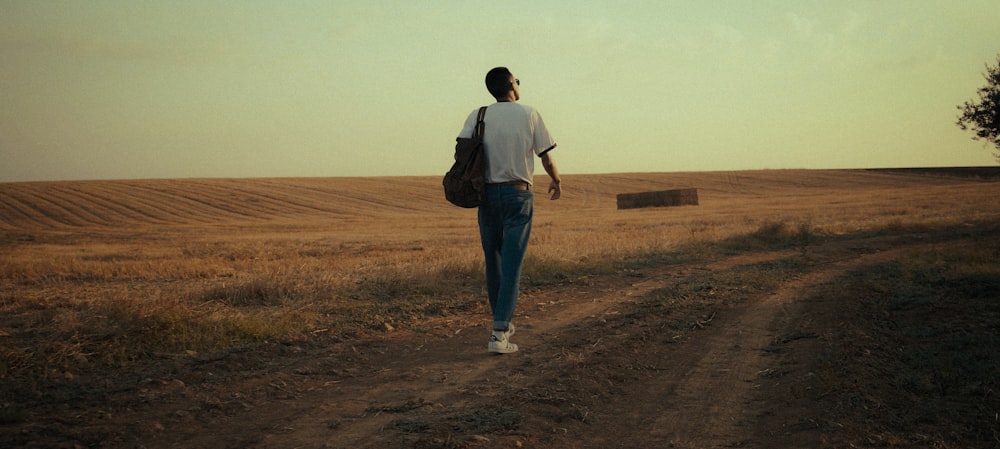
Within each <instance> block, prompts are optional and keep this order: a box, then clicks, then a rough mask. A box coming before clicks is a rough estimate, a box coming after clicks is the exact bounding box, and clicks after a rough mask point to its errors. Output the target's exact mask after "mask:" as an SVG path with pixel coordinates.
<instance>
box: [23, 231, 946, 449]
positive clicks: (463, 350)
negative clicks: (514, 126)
mask: <svg viewBox="0 0 1000 449" xmlns="http://www.w3.org/2000/svg"><path fill="white" fill-rule="evenodd" d="M941 238H945V237H941ZM938 244H941V241H940V239H938V238H934V239H927V238H909V237H898V236H897V237H882V238H877V237H872V238H860V237H859V238H857V239H851V240H843V239H841V240H838V239H830V240H828V241H825V242H820V243H815V244H812V245H809V246H808V247H795V248H791V249H786V250H762V251H759V252H753V251H749V252H741V253H739V254H737V255H720V256H717V257H714V258H712V259H711V260H702V261H698V262H678V263H664V264H660V265H655V266H652V265H651V266H648V267H645V268H639V269H633V270H628V271H624V272H621V273H618V274H616V275H609V276H594V277H589V278H580V279H568V280H566V281H565V282H563V283H560V284H558V285H548V286H541V287H533V288H529V289H527V290H526V291H525V292H524V293H523V295H522V298H521V304H520V306H519V314H518V316H517V317H516V323H517V324H518V328H517V333H516V335H515V337H514V340H515V341H516V342H517V343H518V344H519V345H520V347H521V351H520V352H518V353H516V354H510V355H503V356H498V355H491V354H488V353H487V352H486V350H485V349H486V338H485V337H486V335H487V331H486V329H485V324H486V323H487V321H488V316H487V315H486V313H485V310H482V311H480V313H466V314H453V315H449V316H445V317H441V318H438V319H437V320H436V321H433V322H427V323H422V325H420V326H415V327H414V328H413V329H386V331H385V332H384V333H382V334H380V335H376V336H372V337H370V338H365V339H359V340H350V341H347V340H344V341H331V338H324V337H323V336H322V335H318V336H316V338H310V339H304V340H302V341H293V340H289V341H283V342H275V343H272V344H268V345H263V346H260V345H258V346H254V347H248V348H244V349H241V350H232V351H227V352H225V353H218V354H194V353H192V354H187V355H183V356H178V357H177V358H176V359H174V360H173V361H172V362H168V363H161V364H156V365H153V366H150V367H148V368H146V369H144V370H141V371H142V372H140V373H138V374H134V373H121V374H120V375H114V374H111V375H107V380H106V383H107V384H112V383H113V384H115V385H120V387H119V388H107V389H108V391H112V392H113V393H111V394H110V395H109V396H108V397H104V398H100V400H95V401H94V403H92V404H74V405H73V408H72V409H67V408H62V409H53V410H52V413H51V416H48V417H45V418H42V419H37V420H34V421H32V422H30V423H28V424H26V425H24V426H22V427H21V428H20V429H18V432H19V434H18V435H13V434H12V433H8V434H7V437H6V439H7V441H9V442H27V444H25V445H24V446H25V447H72V448H77V447H113V448H135V447H141V448H467V447H489V448H519V447H529V448H661V447H662V448H728V447H751V448H815V447H850V445H851V444H852V443H850V442H851V441H857V440H858V438H860V437H859V435H858V434H857V433H856V432H855V430H852V429H855V428H852V427H851V426H845V425H844V424H843V423H841V422H838V421H837V419H838V416H837V415H836V414H835V413H831V410H828V409H827V407H828V403H826V402H824V401H823V398H824V396H825V393H824V391H822V389H823V385H824V382H825V380H824V378H823V375H824V374H823V372H820V371H818V370H817V369H816V367H817V366H820V365H822V363H820V365H817V363H818V362H817V357H821V356H822V354H823V353H824V348H826V347H830V346H836V345H838V344H839V343H838V341H837V340H836V339H837V338H840V336H838V332H839V331H838V329H840V328H842V327H843V326H844V323H845V320H850V319H851V315H850V312H849V311H848V310H847V309H849V308H845V305H844V304H838V303H837V302H836V301H834V300H831V299H829V298H830V296H831V295H830V293H831V292H833V291H836V289H837V288H839V286H838V279H843V278H844V276H850V275H851V273H857V272H859V271H863V270H864V269H866V267H869V266H874V265H877V264H882V263H886V262H887V261H891V260H893V258H895V257H898V256H899V254H901V253H903V252H906V251H914V250H919V249H920V248H923V247H929V246H933V245H938ZM747 267H754V270H756V271H747ZM761 270H763V271H761ZM765 272H770V273H771V274H770V275H761V273H765ZM748 273H749V274H748ZM754 273H756V274H754ZM764 278H768V279H772V282H770V283H761V279H764ZM727 279H728V281H725V280H727ZM86 380H87V381H88V382H95V383H99V382H98V381H96V380H95V379H86ZM6 430H11V428H10V427H9V426H8V428H7V429H6ZM907 447H924V446H919V445H918V446H907ZM926 447H931V446H926Z"/></svg>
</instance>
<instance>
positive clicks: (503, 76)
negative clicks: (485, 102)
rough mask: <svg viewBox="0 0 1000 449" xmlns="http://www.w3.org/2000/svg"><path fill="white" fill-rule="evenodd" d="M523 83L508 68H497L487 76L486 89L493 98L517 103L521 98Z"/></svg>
mask: <svg viewBox="0 0 1000 449" xmlns="http://www.w3.org/2000/svg"><path fill="white" fill-rule="evenodd" d="M520 84H521V82H520V80H518V79H517V78H514V75H513V74H511V73H510V70H507V68H506V67H495V68H493V69H492V70H490V71H489V72H488V73H487V74H486V89H487V90H489V91H490V95H493V98H496V99H497V100H498V101H499V100H507V101H517V100H519V99H520V98H521V89H520V88H519V87H518V86H520Z"/></svg>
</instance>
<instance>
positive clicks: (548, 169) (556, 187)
mask: <svg viewBox="0 0 1000 449" xmlns="http://www.w3.org/2000/svg"><path fill="white" fill-rule="evenodd" d="M541 157H542V167H543V168H545V173H548V175H549V178H552V183H551V184H549V192H550V193H552V199H553V200H558V199H559V197H560V196H562V187H561V186H560V185H561V184H562V179H561V178H560V177H559V170H558V169H556V163H555V161H553V160H552V152H551V151H546V152H545V153H543V154H542V156H541Z"/></svg>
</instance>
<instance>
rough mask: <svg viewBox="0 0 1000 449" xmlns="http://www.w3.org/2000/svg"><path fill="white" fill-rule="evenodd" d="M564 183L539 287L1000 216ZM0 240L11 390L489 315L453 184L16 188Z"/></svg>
mask: <svg viewBox="0 0 1000 449" xmlns="http://www.w3.org/2000/svg"><path fill="white" fill-rule="evenodd" d="M543 181H544V180H542V179H539V183H538V184H539V185H546V183H545V182H543ZM565 184H566V186H567V191H566V194H565V196H564V199H562V200H560V201H557V202H550V201H548V200H547V199H545V197H544V196H543V195H538V196H537V197H536V202H537V208H536V222H535V229H534V233H533V236H532V246H531V249H530V252H529V258H528V260H527V264H526V269H525V275H526V278H527V283H528V284H529V285H531V283H536V284H544V283H549V282H559V281H563V280H567V279H570V280H571V279H574V278H579V277H584V276H587V275H590V274H594V273H610V272H614V271H616V270H620V269H622V268H624V267H627V266H628V265H629V264H635V263H648V262H649V261H656V260H669V259H677V258H685V257H688V258H691V257H697V258H704V257H710V256H711V254H712V253H713V252H739V251H745V250H748V249H752V248H757V247H763V246H767V247H773V246H782V245H784V246H800V247H804V246H808V245H809V243H810V241H812V240H813V239H819V238H835V237H836V236H837V235H840V234H856V233H859V232H862V233H863V232H892V231H893V230H894V229H895V230H899V229H904V228H905V229H910V230H912V229H914V228H915V227H920V226H943V225H954V224H957V223H963V222H984V221H991V220H992V221H996V220H997V219H998V218H1000V204H997V202H996V201H995V198H997V197H998V196H1000V195H998V194H1000V184H998V183H996V182H990V181H983V180H978V179H964V178H952V177H929V176H924V175H918V174H892V173H880V172H869V171H760V172H735V173H729V172H727V173H677V174H669V173H663V174H622V175H578V176H566V177H565ZM688 187H695V188H698V189H699V197H700V200H701V205H700V206H687V207H678V208H657V209H637V210H628V211H619V210H617V209H616V204H615V195H616V194H618V193H627V192H640V191H647V190H664V189H673V188H688ZM0 248H2V253H0V282H2V287H0V316H2V318H0V352H2V355H3V359H2V360H3V364H2V365H0V379H2V378H4V377H6V376H8V375H11V374H13V373H21V374H29V373H31V374H35V375H39V376H72V375H73V372H74V371H75V370H77V369H81V367H84V366H87V365H89V364H102V365H122V364H128V363H132V362H135V361H139V360H143V359H148V358H150V357H169V356H173V355H176V354H183V353H185V352H190V351H195V352H199V351H212V350H218V349H222V348H226V347H231V346H234V345H242V344H247V343H251V342H255V341H262V340H273V339H300V338H309V337H310V336H311V335H317V334H323V335H332V336H334V337H338V338H350V337H352V336H355V335H358V334H361V333H370V332H384V331H387V330H389V329H392V328H399V327H412V328H417V329H419V328H420V326H421V323H422V322H425V321H426V320H434V319H438V318H441V317H448V316H449V315H451V314H453V313H455V312H458V311H468V310H470V309H478V308H482V307H484V306H483V301H482V291H481V284H482V274H481V271H482V268H481V267H482V265H481V262H480V252H479V247H478V236H477V230H476V225H475V212H474V211H470V210H461V209H457V208H454V207H452V206H450V205H448V204H447V203H446V202H444V200H443V198H442V195H441V192H440V187H439V180H438V179H437V178H365V179H250V180H238V179H235V180H149V181H94V182H64V183H13V184H0ZM734 282H741V281H740V280H734Z"/></svg>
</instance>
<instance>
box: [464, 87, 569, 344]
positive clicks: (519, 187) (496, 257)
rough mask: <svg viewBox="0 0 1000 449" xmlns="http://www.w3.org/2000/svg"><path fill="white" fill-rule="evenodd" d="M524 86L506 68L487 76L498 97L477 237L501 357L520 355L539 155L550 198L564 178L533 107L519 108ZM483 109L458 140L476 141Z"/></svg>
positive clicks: (487, 143) (490, 116)
mask: <svg viewBox="0 0 1000 449" xmlns="http://www.w3.org/2000/svg"><path fill="white" fill-rule="evenodd" d="M520 86H521V81H520V80H518V79H517V78H514V75H513V74H511V73H510V70H507V68H506V67H496V68H494V69H492V70H490V71H489V73H487V74H486V88H487V90H489V92H490V94H491V95H493V97H494V98H496V101H497V102H496V103H494V104H491V105H490V106H489V107H488V108H487V110H486V116H485V117H484V119H483V122H484V123H485V131H484V132H483V148H484V151H485V153H486V183H487V184H486V203H485V204H484V205H482V206H480V207H479V236H480V239H481V240H482V244H483V253H484V254H485V256H486V290H487V294H488V296H489V301H490V309H491V310H492V312H493V332H492V334H491V335H490V340H489V346H488V349H489V351H490V352H493V353H497V354H508V353H512V352H516V351H517V345H516V344H514V343H511V342H510V337H511V335H514V325H513V324H511V319H512V318H513V317H514V307H515V306H516V305H517V298H518V293H519V290H520V282H521V265H522V262H523V261H524V253H525V251H526V250H527V248H528V238H529V237H530V235H531V221H532V216H533V213H534V196H533V194H532V191H531V185H532V179H533V177H534V171H535V159H534V158H535V156H538V157H539V158H540V159H541V161H542V167H543V168H544V169H545V172H546V173H548V175H549V177H550V178H551V179H552V182H551V184H550V185H549V190H548V192H549V193H551V194H552V195H551V199H553V200H557V199H559V197H560V196H561V195H562V188H561V187H560V183H561V179H560V178H559V172H558V171H557V170H556V166H555V163H554V162H553V161H552V155H551V150H552V149H553V148H555V147H556V144H555V141H553V139H552V136H550V135H549V131H548V130H547V129H546V128H545V123H544V122H542V117H541V116H540V115H539V114H538V111H536V110H535V109H534V108H532V107H530V106H525V105H522V104H518V103H517V101H518V100H519V99H521V87H520ZM478 113H479V110H478V109H476V110H475V111H472V113H471V114H470V115H469V118H468V119H466V121H465V126H464V127H463V128H462V132H461V133H460V134H459V137H472V134H473V131H474V130H475V128H476V119H477V118H478Z"/></svg>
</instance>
